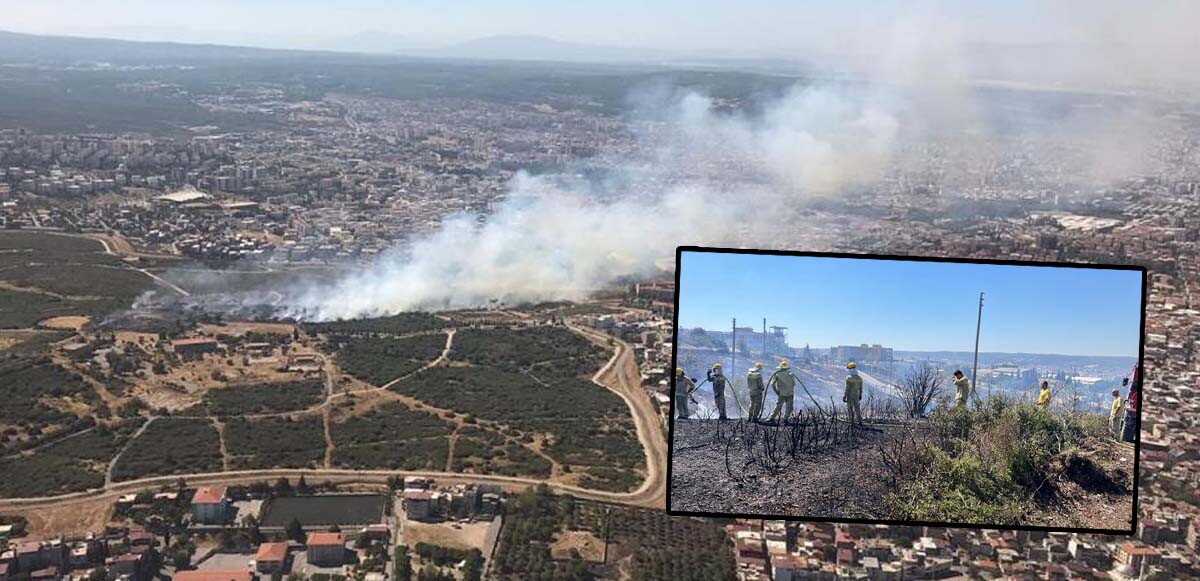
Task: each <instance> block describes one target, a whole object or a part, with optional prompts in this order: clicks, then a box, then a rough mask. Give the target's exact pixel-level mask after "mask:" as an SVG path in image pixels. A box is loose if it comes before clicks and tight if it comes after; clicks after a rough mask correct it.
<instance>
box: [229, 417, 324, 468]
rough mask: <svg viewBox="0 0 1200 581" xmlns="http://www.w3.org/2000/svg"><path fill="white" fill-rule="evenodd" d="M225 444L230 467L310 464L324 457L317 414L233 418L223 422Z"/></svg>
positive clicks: (293, 466)
mask: <svg viewBox="0 0 1200 581" xmlns="http://www.w3.org/2000/svg"><path fill="white" fill-rule="evenodd" d="M225 447H226V449H227V450H228V451H229V455H230V458H229V467H230V468H231V469H233V470H258V469H269V468H311V467H316V466H318V465H320V463H321V461H322V460H323V459H324V457H325V431H324V426H323V425H322V423H321V418H319V417H307V418H303V419H299V420H293V419H291V418H283V419H279V418H267V419H261V420H244V419H234V420H231V421H230V422H228V423H227V424H225Z"/></svg>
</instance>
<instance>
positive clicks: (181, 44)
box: [0, 27, 811, 73]
mask: <svg viewBox="0 0 1200 581" xmlns="http://www.w3.org/2000/svg"><path fill="white" fill-rule="evenodd" d="M236 39H237V37H230V36H229V35H228V34H221V33H214V34H207V33H201V32H199V31H195V30H191V29H187V28H158V27H151V28H147V27H125V28H104V29H97V30H94V31H91V33H90V34H88V35H86V36H74V35H71V36H50V35H39V34H27V33H19V32H6V31H3V30H0V62H10V63H11V62H22V63H26V62H27V63H34V64H70V63H74V62H78V61H85V62H95V61H98V60H111V61H115V62H116V63H118V64H134V63H137V64H147V63H150V64H153V63H165V62H168V61H171V62H178V61H207V60H214V59H220V58H231V57H232V58H271V57H287V56H298V55H304V54H306V53H307V54H311V53H313V52H320V53H330V54H337V53H344V54H347V55H350V54H361V55H370V56H376V57H380V56H393V57H408V58H423V59H453V60H512V61H544V62H563V63H582V64H601V63H612V64H632V65H674V66H686V67H693V68H736V69H738V70H740V71H743V72H754V71H767V70H769V71H771V72H775V73H778V72H787V73H797V72H801V71H803V70H806V69H809V68H810V67H811V65H810V64H809V63H808V62H806V61H803V60H801V59H797V58H793V57H791V56H789V55H785V54H777V53H769V52H761V51H760V52H745V51H743V52H740V53H735V52H717V51H705V52H692V51H668V50H658V49H648V48H638V47H618V46H608V45H600V44H589V43H582V42H570V41H564V40H558V39H554V38H550V37H545V36H534V35H496V36H485V37H481V38H476V39H471V40H466V41H462V42H445V41H438V40H434V39H427V38H417V37H409V36H404V35H399V34H393V33H388V32H383V31H379V30H367V31H363V32H359V33H356V34H352V35H348V36H338V37H312V36H308V37H286V38H285V37H273V36H269V35H268V36H264V37H263V38H261V39H258V40H257V41H256V42H254V43H252V45H249V44H242V43H238V42H236Z"/></svg>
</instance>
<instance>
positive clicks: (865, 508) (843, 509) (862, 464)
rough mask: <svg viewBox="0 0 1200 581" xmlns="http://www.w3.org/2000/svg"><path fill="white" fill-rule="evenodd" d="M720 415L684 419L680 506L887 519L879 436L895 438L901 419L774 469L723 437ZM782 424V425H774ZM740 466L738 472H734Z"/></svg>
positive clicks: (677, 448)
mask: <svg viewBox="0 0 1200 581" xmlns="http://www.w3.org/2000/svg"><path fill="white" fill-rule="evenodd" d="M716 424H717V422H716V421H715V420H676V422H675V433H674V442H673V445H672V450H671V451H672V454H671V482H670V491H669V494H670V507H671V509H672V510H682V511H696V512H721V513H737V514H760V515H776V516H795V517H812V518H868V519H886V518H889V517H888V515H886V514H884V513H883V507H882V506H881V504H882V503H881V499H882V498H883V495H884V493H885V492H887V489H886V486H885V484H884V482H883V480H882V479H881V478H879V477H878V475H876V474H873V471H874V470H873V468H872V467H873V466H879V464H880V460H879V457H878V451H877V450H876V449H875V447H874V446H875V444H877V443H879V442H882V441H886V440H887V439H889V437H890V434H891V433H892V431H893V430H897V429H899V428H897V427H894V426H876V427H874V428H872V429H867V430H863V431H861V432H859V434H858V436H857V440H856V442H854V443H851V442H839V443H838V444H837V445H834V446H832V447H829V448H827V449H825V450H823V451H822V452H821V453H819V454H815V455H800V456H798V457H797V459H796V460H795V463H794V464H792V465H790V466H788V467H787V468H786V469H784V470H782V471H781V472H780V473H779V474H778V475H774V476H773V475H771V474H769V473H767V472H766V471H764V470H762V469H761V468H760V467H759V466H757V465H756V464H750V465H749V466H747V464H748V462H747V461H748V459H749V455H748V454H747V453H746V452H745V450H744V448H741V447H739V446H738V445H736V444H734V445H733V446H730V448H729V463H728V465H729V467H730V470H727V469H726V454H725V452H726V450H725V448H726V446H725V445H724V444H722V443H719V442H716V441H715V438H714V433H715V430H716ZM770 429H776V430H778V429H781V428H770ZM729 472H732V473H733V474H734V475H736V476H737V477H731V476H730V474H729Z"/></svg>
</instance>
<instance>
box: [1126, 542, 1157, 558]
mask: <svg viewBox="0 0 1200 581" xmlns="http://www.w3.org/2000/svg"><path fill="white" fill-rule="evenodd" d="M1121 550H1122V551H1125V553H1126V554H1128V555H1141V556H1143V557H1151V556H1155V555H1158V549H1155V548H1154V547H1148V546H1145V545H1139V544H1137V543H1123V544H1121Z"/></svg>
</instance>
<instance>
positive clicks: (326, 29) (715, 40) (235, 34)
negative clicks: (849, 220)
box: [0, 0, 1197, 51]
mask: <svg viewBox="0 0 1200 581" xmlns="http://www.w3.org/2000/svg"><path fill="white" fill-rule="evenodd" d="M1196 4H1197V3H1194V2H1187V1H1186V0H1182V1H1171V0H1163V1H1158V2H1148V3H1136V2H1118V1H1115V0H1069V1H1058V2H1035V1H1032V0H1013V1H998V0H975V1H959V2H955V1H950V0H944V1H930V0H926V1H908V2H903V1H897V0H877V1H866V0H845V1H839V2H805V1H795V0H742V1H738V2H733V1H721V2H717V1H713V0H658V1H645V0H605V1H598V0H597V1H589V2H584V1H575V0H568V1H563V0H502V1H501V0H410V1H386V0H338V1H336V2H335V1H332V0H325V1H315V0H204V1H196V0H187V1H181V0H38V1H36V2H31V1H29V0H0V14H3V15H4V16H3V19H2V20H0V29H8V30H17V31H24V32H39V33H74V34H79V33H87V32H93V33H104V32H106V31H107V32H108V33H110V34H116V35H120V34H118V33H120V32H121V31H124V35H125V36H133V35H138V34H145V35H151V36H161V35H162V34H163V33H164V32H166V29H172V28H175V29H189V30H192V31H202V32H205V33H208V34H209V35H210V36H212V37H213V39H214V40H216V41H220V42H229V41H231V40H232V39H241V41H242V42H245V43H248V44H263V43H277V42H287V39H292V40H295V41H296V42H300V43H303V42H305V40H304V39H311V38H319V37H328V36H338V35H348V34H353V33H356V32H360V31H363V30H368V29H370V30H379V31H382V32H387V33H392V34H398V35H405V36H410V37H418V38H437V39H445V40H458V39H467V38H474V37H479V36H487V35H497V34H506V35H507V34H533V35H543V36H550V37H555V38H559V39H563V40H573V41H581V42H588V43H600V44H609V45H622V46H637V47H654V48H672V49H710V50H711V49H756V50H770V49H798V48H805V49H815V48H822V49H826V50H840V51H859V50H865V51H870V50H879V49H881V48H883V47H887V46H891V43H892V40H893V37H894V36H895V34H896V31H902V32H903V31H905V30H912V31H919V33H920V36H921V37H923V38H922V42H926V41H929V40H930V39H937V38H939V37H946V38H952V39H955V40H969V41H980V42H1001V43H1022V42H1025V43H1039V42H1056V43H1129V42H1135V43H1141V42H1149V43H1155V44H1170V43H1192V44H1193V46H1194V43H1195V40H1194V37H1195V36H1196V35H1195V22H1196V19H1195V18H1194V17H1195V16H1196V15H1197V10H1196ZM144 27H154V28H157V29H164V30H162V31H160V32H158V33H152V32H147V31H144V30H143V31H141V33H138V31H137V29H141V28H144ZM189 40H190V39H189Z"/></svg>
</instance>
